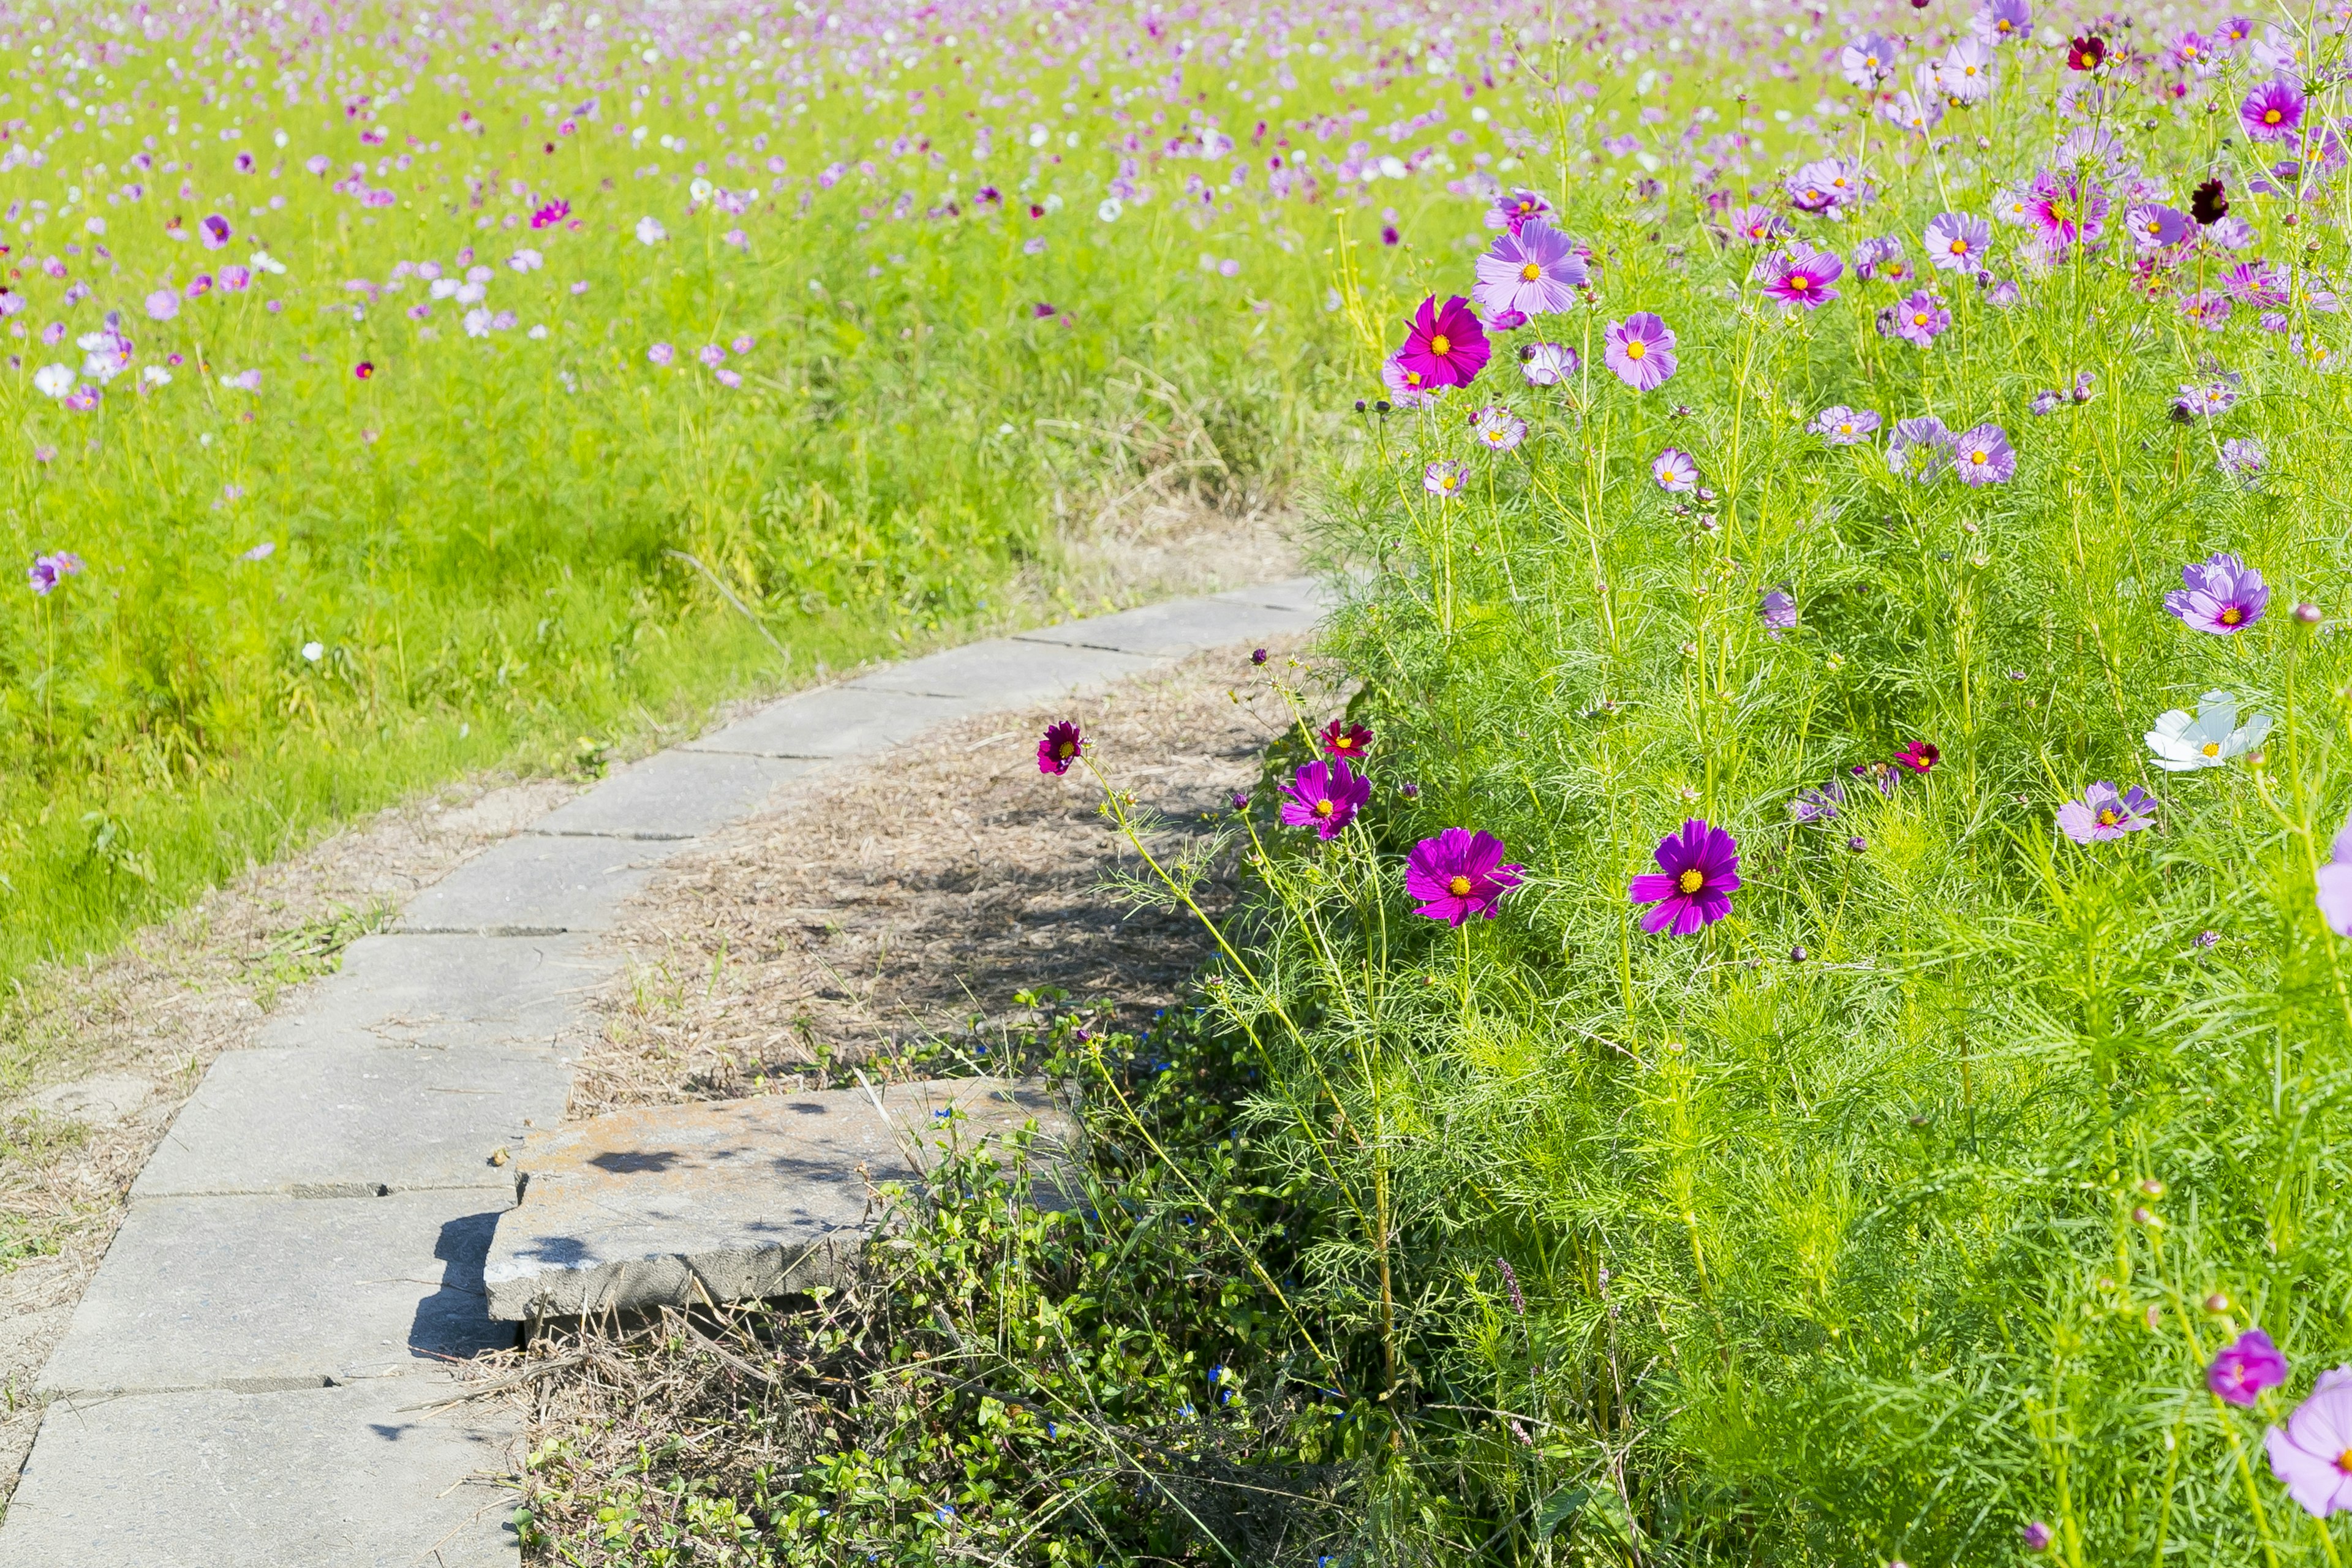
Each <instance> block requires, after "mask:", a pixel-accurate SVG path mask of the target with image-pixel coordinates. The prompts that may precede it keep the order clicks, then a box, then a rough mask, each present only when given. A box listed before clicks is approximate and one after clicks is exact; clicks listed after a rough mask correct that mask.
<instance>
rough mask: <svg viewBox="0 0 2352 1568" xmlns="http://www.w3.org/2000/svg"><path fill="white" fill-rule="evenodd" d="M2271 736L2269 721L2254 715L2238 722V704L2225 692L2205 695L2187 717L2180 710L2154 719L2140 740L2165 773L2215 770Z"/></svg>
mask: <svg viewBox="0 0 2352 1568" xmlns="http://www.w3.org/2000/svg"><path fill="white" fill-rule="evenodd" d="M2270 732H2271V718H2270V715H2269V714H2267V713H2257V714H2254V715H2253V716H2252V717H2251V718H2249V719H2248V720H2247V721H2245V723H2244V724H2242V725H2241V724H2240V723H2239V722H2238V700H2237V698H2235V697H2234V696H2232V695H2231V694H2230V693H2229V692H2227V691H2209V692H2207V693H2206V694H2205V695H2204V696H2202V697H2200V698H2199V699H2198V700H2197V712H2196V714H2195V716H2194V717H2191V716H2190V715H2189V713H2188V712H2186V711H2184V710H2181V709H2179V708H2175V709H2173V710H2170V711H2169V712H2167V713H2163V714H2160V715H2158V718H2157V721H2156V728H2155V729H2153V730H2150V731H2148V732H2147V735H2146V736H2145V737H2143V738H2144V739H2145V740H2146V741H2147V749H2148V750H2149V751H2151V752H2155V753H2156V765H2157V766H2158V767H2159V768H2162V769H2164V770H2165V772H2167V773H2189V772H2192V771H2194V770H2196V769H2198V768H2218V767H2221V766H2222V765H2224V764H2225V763H2230V762H2232V761H2234V760H2235V759H2237V758H2239V757H2242V756H2244V755H2245V754H2246V753H2247V752H2251V751H2252V750H2253V749H2254V748H2255V747H2256V746H2259V745H2261V744H2262V743H2263V736H2265V735H2267V734H2269V733H2270Z"/></svg>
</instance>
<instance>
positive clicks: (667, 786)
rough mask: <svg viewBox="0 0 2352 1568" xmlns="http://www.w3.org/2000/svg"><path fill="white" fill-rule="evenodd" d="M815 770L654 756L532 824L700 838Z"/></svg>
mask: <svg viewBox="0 0 2352 1568" xmlns="http://www.w3.org/2000/svg"><path fill="white" fill-rule="evenodd" d="M813 766H814V764H813V763H806V762H799V761H793V760H788V759H784V758H779V757H761V756H746V755H742V754H740V753H734V752H655V753H654V754H653V755H652V756H650V757H647V758H646V759H645V760H644V761H643V762H638V763H630V764H629V765H628V766H627V767H625V768H616V769H614V771H613V773H611V774H610V775H609V776H607V777H606V778H605V779H604V781H603V782H602V783H600V784H597V785H596V787H595V788H593V789H592V790H590V791H588V793H587V794H585V795H581V796H580V797H579V798H578V799H576V800H572V801H567V802H566V803H564V804H563V805H561V806H559V807H557V808H556V809H555V810H553V811H551V812H550V813H548V814H547V815H546V816H542V817H541V818H540V819H539V820H538V821H537V822H535V823H533V824H531V826H530V831H531V832H533V833H559V834H580V835H595V836H599V837H608V838H650V839H667V838H698V837H701V836H702V835H704V834H706V833H709V832H712V831H714V830H716V829H718V828H720V827H724V826H727V825H728V824H729V823H730V822H734V821H736V820H738V819H739V818H741V817H745V816H751V814H752V813H754V812H756V811H758V810H759V809H760V806H761V804H762V803H763V802H765V801H766V800H767V798H768V795H769V794H770V792H771V791H772V790H773V789H774V788H775V787H776V786H777V785H778V784H782V783H783V782H784V781H785V780H787V779H792V778H797V777H799V776H800V775H802V774H803V773H808V772H809V771H810V770H811V768H812V767H813Z"/></svg>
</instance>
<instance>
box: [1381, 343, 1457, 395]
mask: <svg viewBox="0 0 2352 1568" xmlns="http://www.w3.org/2000/svg"><path fill="white" fill-rule="evenodd" d="M1381 385H1383V386H1385V387H1387V388H1388V389H1389V401H1390V402H1391V403H1393V404H1395V405H1397V406H1398V407H1399V408H1419V407H1421V406H1422V405H1424V404H1426V403H1429V402H1430V401H1432V400H1433V398H1434V397H1435V395H1437V394H1438V393H1440V392H1442V391H1444V388H1443V387H1440V386H1434V385H1432V384H1430V382H1429V380H1428V379H1427V378H1426V377H1424V376H1423V374H1421V372H1419V371H1417V370H1413V369H1411V368H1410V367H1408V366H1407V365H1406V364H1405V363H1404V355H1402V354H1401V353H1398V354H1391V355H1390V356H1389V357H1388V358H1387V359H1384V360H1382V361H1381Z"/></svg>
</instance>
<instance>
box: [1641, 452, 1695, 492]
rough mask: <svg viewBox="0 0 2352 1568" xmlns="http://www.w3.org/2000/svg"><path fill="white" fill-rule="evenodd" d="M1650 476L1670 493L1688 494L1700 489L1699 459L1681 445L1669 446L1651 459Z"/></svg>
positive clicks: (1659, 486) (1660, 487)
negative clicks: (1680, 446)
mask: <svg viewBox="0 0 2352 1568" xmlns="http://www.w3.org/2000/svg"><path fill="white" fill-rule="evenodd" d="M1650 477H1651V478H1652V479H1655V480H1657V481H1658V488H1659V489H1662V490H1664V491H1665V492H1666V493H1667V494H1669V495H1688V494H1689V493H1690V492H1691V491H1693V490H1695V489H1698V460H1697V459H1696V458H1693V457H1692V456H1691V455H1690V454H1689V453H1688V452H1685V451H1683V450H1682V449H1681V448H1679V447H1667V448H1666V449H1665V450H1664V451H1663V452H1661V453H1659V454H1658V455H1657V456H1656V457H1654V458H1651V459H1650Z"/></svg>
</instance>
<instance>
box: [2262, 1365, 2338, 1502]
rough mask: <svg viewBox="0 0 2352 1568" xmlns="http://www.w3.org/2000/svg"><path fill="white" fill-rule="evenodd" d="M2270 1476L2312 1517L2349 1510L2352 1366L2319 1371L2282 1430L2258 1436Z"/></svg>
mask: <svg viewBox="0 0 2352 1568" xmlns="http://www.w3.org/2000/svg"><path fill="white" fill-rule="evenodd" d="M2263 1447H2266V1448H2268V1449H2269V1450H2270V1456H2271V1474H2273V1475H2274V1476H2276V1477H2277V1478H2278V1479H2279V1484H2280V1485H2282V1486H2284V1487H2285V1488H2286V1490H2287V1495H2288V1496H2289V1497H2291V1498H2293V1499H2294V1500H2295V1501H2296V1502H2298V1503H2301V1504H2302V1505H2303V1510H2304V1511H2305V1513H2308V1514H2310V1515H2311V1516H2312V1517H2313V1518H2314V1519H2326V1517H2327V1516H2328V1515H2329V1514H2332V1513H2338V1512H2341V1511H2343V1510H2346V1509H2352V1366H2339V1367H2337V1368H2336V1369H2335V1370H2334V1371H2333V1372H2323V1373H2320V1374H2319V1382H2318V1383H2317V1384H2314V1385H2313V1387H2312V1390H2311V1397H2310V1398H2308V1399H2306V1400H2305V1401H2304V1402H2303V1403H2302V1404H2300V1405H2296V1406H2295V1407H2294V1415H2290V1416H2288V1417H2287V1418H2286V1426H2285V1428H2284V1430H2282V1429H2280V1428H2279V1427H2276V1426H2273V1427H2272V1428H2271V1429H2270V1430H2269V1431H2268V1432H2266V1433H2264V1434H2263Z"/></svg>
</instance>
